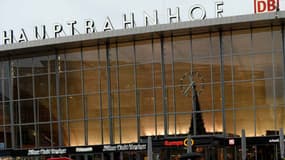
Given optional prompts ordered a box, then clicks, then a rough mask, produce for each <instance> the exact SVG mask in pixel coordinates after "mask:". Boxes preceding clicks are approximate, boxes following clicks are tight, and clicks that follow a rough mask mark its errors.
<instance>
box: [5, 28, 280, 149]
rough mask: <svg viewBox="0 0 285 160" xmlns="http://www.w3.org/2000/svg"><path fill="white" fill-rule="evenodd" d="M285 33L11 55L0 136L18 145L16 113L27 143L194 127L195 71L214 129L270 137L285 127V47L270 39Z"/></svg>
mask: <svg viewBox="0 0 285 160" xmlns="http://www.w3.org/2000/svg"><path fill="white" fill-rule="evenodd" d="M280 32H281V30H280V28H278V27H273V28H258V29H251V30H236V31H232V32H224V33H223V34H222V42H223V44H220V43H219V42H220V41H219V34H218V33H206V34H198V35H185V36H173V37H166V38H163V41H161V40H160V39H153V40H152V39H150V40H141V41H135V42H133V41H131V42H125V43H115V44H111V45H110V46H108V47H107V49H106V45H99V46H97V45H94V46H91V47H85V48H82V49H81V48H75V49H66V50H60V51H59V52H58V53H57V54H55V53H49V54H46V55H45V56H39V57H37V56H35V57H27V58H26V57H25V58H21V59H13V60H11V63H10V65H9V63H8V61H3V62H1V66H2V67H1V78H2V79H1V93H2V94H1V96H2V101H1V102H2V106H3V107H2V108H1V109H2V112H3V113H4V114H3V117H2V119H1V120H2V124H3V125H2V126H1V127H2V130H1V131H3V135H2V139H3V140H4V139H5V142H6V143H7V147H8V148H9V147H11V140H9V137H11V136H10V130H11V128H10V126H11V124H12V123H11V120H13V124H15V127H14V131H15V133H16V134H15V139H16V142H15V143H16V147H19V148H29V147H34V146H37V147H46V146H51V145H53V146H57V145H65V146H81V145H100V144H110V143H130V142H138V141H139V139H140V137H142V136H157V135H165V134H168V135H181V134H187V133H188V131H189V127H190V120H191V115H192V112H193V110H192V107H193V106H192V99H191V95H192V92H191V90H190V91H189V95H188V96H187V95H186V96H185V95H184V94H183V92H185V90H183V87H184V88H185V87H187V86H188V85H189V83H190V82H189V79H188V78H189V77H187V76H185V75H187V74H189V73H191V71H192V72H195V73H197V75H198V76H197V77H193V79H194V81H195V83H196V85H197V90H198V91H199V102H200V108H201V111H197V112H201V114H202V117H203V121H204V124H205V128H206V131H207V134H221V133H223V132H226V133H227V134H228V135H229V136H240V134H241V130H242V129H245V130H246V135H247V136H262V135H267V133H269V131H274V130H278V129H279V128H281V127H285V124H284V122H285V120H284V118H283V117H284V113H285V112H284V97H285V96H284V91H283V88H284V86H283V85H284V83H283V81H284V78H283V77H284V76H283V72H284V71H283V61H282V59H283V57H282V46H281V43H280V44H273V43H271V41H272V40H273V41H274V42H281V36H280ZM251 39H252V42H251ZM268 41H270V42H268ZM162 42H163V43H162ZM190 42H191V43H190ZM161 46H163V47H161ZM220 46H222V47H221V48H223V50H222V51H220ZM221 52H222V57H221ZM39 55H40V54H39ZM107 57H108V58H107ZM162 59H163V61H162ZM8 68H12V70H9V69H8ZM9 75H11V77H9ZM9 84H10V85H11V86H13V87H12V88H9V87H7V86H9ZM11 106H12V107H13V111H14V112H13V118H11V117H10V107H11ZM4 135H5V136H4Z"/></svg>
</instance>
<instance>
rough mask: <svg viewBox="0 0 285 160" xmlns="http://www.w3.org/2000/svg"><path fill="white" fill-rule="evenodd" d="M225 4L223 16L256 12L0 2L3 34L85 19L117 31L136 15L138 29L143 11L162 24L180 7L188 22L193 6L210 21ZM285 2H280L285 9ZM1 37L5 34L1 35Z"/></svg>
mask: <svg viewBox="0 0 285 160" xmlns="http://www.w3.org/2000/svg"><path fill="white" fill-rule="evenodd" d="M217 1H223V2H224V5H223V10H224V13H223V15H224V16H232V15H241V14H252V13H254V0H0V22H1V23H0V33H1V32H2V31H6V30H10V29H13V30H14V32H17V30H21V28H24V29H25V30H30V29H33V27H34V26H40V25H46V26H47V27H49V26H50V27H52V25H53V24H55V23H60V24H63V25H66V22H68V21H70V20H77V21H78V24H77V25H78V28H80V26H82V28H83V25H84V24H83V22H84V20H85V19H93V20H94V21H95V23H96V25H95V26H96V28H97V30H98V31H102V28H103V25H104V22H105V19H106V17H107V16H109V17H110V19H111V22H112V24H113V26H114V28H115V29H121V28H122V15H123V14H127V15H129V14H130V13H131V12H134V14H135V21H136V24H137V26H141V25H142V24H143V12H144V11H146V12H147V13H149V14H150V15H152V12H153V10H155V9H156V10H158V16H159V22H160V23H167V18H166V14H167V8H171V9H172V10H173V12H175V8H176V7H180V14H181V20H182V21H189V18H188V11H189V9H190V8H191V6H193V5H194V4H200V5H201V6H203V7H204V8H205V10H206V14H207V15H206V17H207V18H215V2H217ZM284 1H285V0H280V6H284ZM1 34H2V33H1Z"/></svg>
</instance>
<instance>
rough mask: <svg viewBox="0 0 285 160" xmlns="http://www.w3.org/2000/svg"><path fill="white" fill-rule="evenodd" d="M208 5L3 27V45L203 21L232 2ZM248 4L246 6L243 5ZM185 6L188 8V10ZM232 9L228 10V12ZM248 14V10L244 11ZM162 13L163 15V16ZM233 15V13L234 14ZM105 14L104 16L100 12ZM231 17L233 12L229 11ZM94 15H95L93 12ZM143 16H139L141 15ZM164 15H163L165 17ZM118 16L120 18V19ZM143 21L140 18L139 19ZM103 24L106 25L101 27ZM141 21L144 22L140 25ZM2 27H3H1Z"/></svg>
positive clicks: (258, 8)
mask: <svg viewBox="0 0 285 160" xmlns="http://www.w3.org/2000/svg"><path fill="white" fill-rule="evenodd" d="M208 1H209V2H211V3H209V4H200V3H195V4H191V5H189V6H188V7H185V6H184V8H183V10H182V9H181V8H182V7H171V8H167V9H165V11H159V10H153V11H152V12H146V11H143V12H142V13H141V14H135V13H134V12H129V13H123V16H122V17H120V18H119V19H120V20H121V26H119V27H118V26H117V27H115V25H114V24H113V19H112V17H111V16H106V17H105V19H103V21H97V20H94V19H92V18H88V19H84V20H78V19H73V20H69V21H66V22H64V23H54V24H52V25H47V24H41V25H35V26H34V27H31V28H22V27H21V26H19V28H18V29H5V30H2V31H1V30H0V33H1V35H0V45H7V44H13V43H22V42H27V41H31V40H42V39H47V38H58V37H62V36H73V35H78V34H90V33H95V32H107V31H113V30H115V29H130V28H135V27H142V26H145V27H147V26H150V25H157V24H161V22H162V23H179V22H182V21H194V20H204V19H206V18H209V17H210V18H220V17H224V16H225V15H226V16H229V14H225V8H228V7H226V5H230V3H231V2H229V1H222V0H219V1H213V0H208ZM247 1H248V0H247ZM250 1H251V2H252V3H253V8H252V11H253V13H263V12H272V11H277V10H280V8H282V7H283V4H282V3H280V2H279V0H250ZM243 6H245V5H243ZM185 8H186V9H185ZM228 10H229V9H227V11H228ZM245 14H247V13H245ZM161 15H162V16H161ZM233 15H234V13H233ZM97 16H104V15H97ZM230 16H231V14H230ZM92 17H93V15H92ZM139 17H140V18H139ZM162 17H163V18H162ZM117 19H118V18H117ZM139 20H141V21H139ZM98 24H99V26H103V27H98ZM137 24H141V25H137ZM0 29H1V28H0Z"/></svg>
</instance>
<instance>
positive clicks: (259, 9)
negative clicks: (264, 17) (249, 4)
mask: <svg viewBox="0 0 285 160" xmlns="http://www.w3.org/2000/svg"><path fill="white" fill-rule="evenodd" d="M277 8H279V0H254V13H263V12H271V11H276V9H277Z"/></svg>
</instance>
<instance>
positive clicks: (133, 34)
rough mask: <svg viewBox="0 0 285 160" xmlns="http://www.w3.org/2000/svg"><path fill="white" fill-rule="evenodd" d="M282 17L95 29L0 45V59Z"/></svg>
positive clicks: (228, 27)
mask: <svg viewBox="0 0 285 160" xmlns="http://www.w3.org/2000/svg"><path fill="white" fill-rule="evenodd" d="M284 20H285V11H279V12H270V13H262V14H251V15H242V16H233V17H223V18H213V19H206V20H196V21H185V22H179V23H172V24H159V25H152V26H147V27H136V28H131V29H120V30H113V31H107V32H95V33H92V34H81V35H73V36H66V37H58V38H50V39H44V40H34V41H29V42H22V43H14V44H7V45H1V46H0V58H1V59H6V58H7V57H11V56H12V57H13V56H19V55H20V56H23V55H25V54H33V53H39V52H41V51H45V52H47V51H55V50H57V49H64V48H65V49H66V48H76V47H80V46H91V45H94V44H104V43H107V42H108V43H112V42H126V41H132V40H143V39H150V38H159V37H167V36H169V35H185V33H191V34H198V33H207V32H216V31H227V30H236V29H245V28H251V27H265V26H272V25H280V24H282V23H283V22H284Z"/></svg>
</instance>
